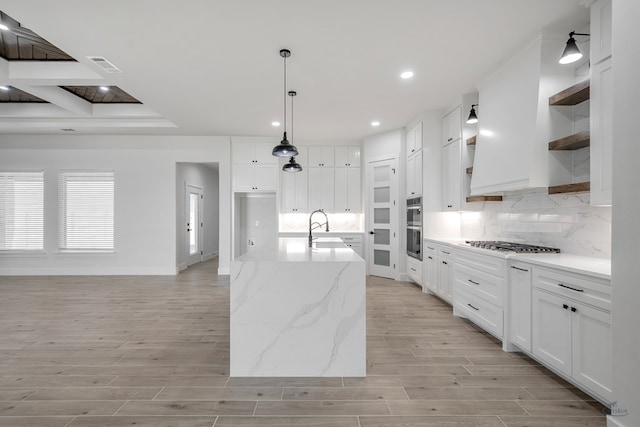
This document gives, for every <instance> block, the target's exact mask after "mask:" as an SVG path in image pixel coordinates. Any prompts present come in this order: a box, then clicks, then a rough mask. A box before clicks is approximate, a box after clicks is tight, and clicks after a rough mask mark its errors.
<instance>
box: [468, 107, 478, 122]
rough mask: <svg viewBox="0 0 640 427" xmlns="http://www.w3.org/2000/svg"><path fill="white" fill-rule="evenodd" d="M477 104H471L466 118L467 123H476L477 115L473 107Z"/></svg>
mask: <svg viewBox="0 0 640 427" xmlns="http://www.w3.org/2000/svg"><path fill="white" fill-rule="evenodd" d="M477 106H478V104H473V105H471V111H469V118H467V123H469V124H470V125H472V124H474V123H478V115H477V114H476V109H475V107H477Z"/></svg>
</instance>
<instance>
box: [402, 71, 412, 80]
mask: <svg viewBox="0 0 640 427" xmlns="http://www.w3.org/2000/svg"><path fill="white" fill-rule="evenodd" d="M400 77H402V78H403V79H410V78H411V77H413V71H405V72H404V73H402V74H400Z"/></svg>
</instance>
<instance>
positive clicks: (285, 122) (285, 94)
mask: <svg viewBox="0 0 640 427" xmlns="http://www.w3.org/2000/svg"><path fill="white" fill-rule="evenodd" d="M282 93H283V94H284V134H285V135H286V134H287V57H286V56H285V57H284V90H283V91H282Z"/></svg>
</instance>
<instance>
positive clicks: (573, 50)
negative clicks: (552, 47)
mask: <svg viewBox="0 0 640 427" xmlns="http://www.w3.org/2000/svg"><path fill="white" fill-rule="evenodd" d="M573 36H590V34H584V33H576V32H575V31H571V32H570V33H569V40H567V45H566V46H565V48H564V51H563V52H562V56H561V57H560V61H558V62H559V63H561V64H571V63H573V62H576V61H577V60H579V59H580V58H582V52H580V49H579V48H578V45H577V44H576V39H574V38H573Z"/></svg>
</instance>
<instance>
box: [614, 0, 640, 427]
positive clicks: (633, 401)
mask: <svg viewBox="0 0 640 427" xmlns="http://www.w3.org/2000/svg"><path fill="white" fill-rule="evenodd" d="M639 18H640V2H638V0H613V79H614V80H613V81H614V102H613V127H614V131H613V132H614V139H613V164H614V165H615V167H614V169H613V226H612V265H611V267H612V280H613V284H612V286H613V307H612V313H613V376H614V381H613V386H614V392H615V394H616V396H615V397H614V400H617V401H618V405H617V409H618V410H621V411H627V412H628V414H629V415H627V416H622V417H614V418H612V419H613V420H615V424H613V423H611V424H610V425H618V426H625V427H635V426H640V367H639V365H638V361H640V334H639V333H638V325H639V324H640V310H639V309H638V302H640V284H639V283H638V281H639V279H640V263H639V262H638V242H640V221H638V215H639V212H640V198H639V197H638V183H639V182H640V169H639V168H638V159H640V144H639V143H638V119H637V117H636V116H637V111H638V100H640V82H639V81H638V69H640V44H639V43H638V19H639Z"/></svg>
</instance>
